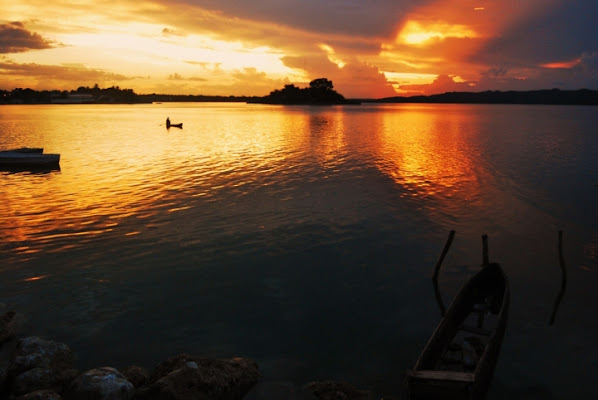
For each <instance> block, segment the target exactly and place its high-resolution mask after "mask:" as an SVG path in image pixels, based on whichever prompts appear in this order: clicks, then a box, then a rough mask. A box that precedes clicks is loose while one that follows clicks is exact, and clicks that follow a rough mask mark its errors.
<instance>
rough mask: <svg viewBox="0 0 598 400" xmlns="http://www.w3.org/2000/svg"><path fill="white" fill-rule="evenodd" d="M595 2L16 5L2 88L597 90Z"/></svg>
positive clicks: (2, 44)
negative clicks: (322, 84) (325, 82)
mask: <svg viewBox="0 0 598 400" xmlns="http://www.w3.org/2000/svg"><path fill="white" fill-rule="evenodd" d="M578 3H579V4H578ZM596 3H597V2H592V0H580V1H579V2H576V3H575V4H574V5H571V3H567V2H566V1H564V0H528V1H525V2H491V1H488V0H432V1H427V2H419V1H406V0H405V1H402V0H396V1H393V2H379V3H376V6H375V7H374V6H373V5H372V3H371V2H367V1H356V2H350V3H349V2H343V1H340V0H331V1H327V2H322V1H316V0H306V1H301V2H299V1H294V0H281V1H279V2H277V5H276V7H273V6H272V2H271V1H267V0H255V1H254V2H252V3H251V4H250V3H246V2H238V1H226V0H223V1H214V0H152V1H133V0H114V1H94V0H77V1H66V0H55V1H51V2H48V1H41V0H16V1H13V2H6V4H3V12H2V16H1V17H0V89H4V90H12V89H13V88H17V87H30V88H33V89H37V90H42V89H61V90H71V89H76V88H77V87H78V86H93V85H94V84H95V83H98V84H99V85H100V86H101V87H109V86H120V87H122V88H131V89H133V90H135V91H136V92H137V93H181V94H207V95H210V94H212V95H264V94H267V93H268V92H269V91H271V90H273V89H277V88H280V87H282V86H283V85H284V84H288V83H294V84H296V85H298V86H305V85H307V84H308V83H309V81H311V80H312V79H316V78H320V77H326V78H328V79H330V80H332V81H333V83H334V86H335V89H337V90H338V91H339V92H340V93H342V94H344V95H345V96H347V97H386V96H393V95H396V94H402V95H405V94H431V93H440V92H444V91H458V90H470V91H471V90H475V91H477V90H503V89H507V90H526V89H538V88H553V87H561V88H563V89H576V88H581V87H587V88H594V89H596V87H595V86H596V85H598V84H597V83H596V78H595V76H596V69H597V67H596V59H597V58H598V46H597V44H596V39H595V37H598V32H596V29H597V28H595V25H596V24H593V22H592V21H590V18H587V17H586V15H592V12H591V11H592V9H595V8H597V6H596ZM573 17H579V18H577V19H573ZM555 24H556V25H555ZM559 24H560V25H559ZM551 26H555V28H554V29H549V27H551ZM556 28H559V29H556ZM556 32H559V33H558V35H557V33H556ZM592 33H596V35H592ZM563 60H565V61H563ZM457 77H458V78H457ZM522 78H524V79H522Z"/></svg>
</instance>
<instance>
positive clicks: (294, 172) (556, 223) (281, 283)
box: [0, 103, 598, 399]
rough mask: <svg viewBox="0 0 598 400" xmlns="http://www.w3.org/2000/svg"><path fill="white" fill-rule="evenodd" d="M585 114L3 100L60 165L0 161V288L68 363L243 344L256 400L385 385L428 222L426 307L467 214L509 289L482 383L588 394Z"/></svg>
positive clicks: (454, 253)
mask: <svg viewBox="0 0 598 400" xmlns="http://www.w3.org/2000/svg"><path fill="white" fill-rule="evenodd" d="M167 116H168V117H170V119H171V121H172V122H173V123H176V122H183V123H184V129H182V130H179V129H175V128H171V129H170V130H166V128H165V126H164V121H165V119H166V117H167ZM597 126H598V113H597V112H596V108H592V107H555V106H470V105H363V106H351V107H278V106H264V105H246V104H217V103H213V104H210V103H197V104H180V103H179V104H176V103H170V104H147V105H107V106H106V105H68V106H58V105H35V106H26V105H21V106H2V107H0V127H1V128H0V148H2V149H3V148H11V147H19V146H37V147H44V149H45V151H46V152H49V153H60V154H61V162H60V170H59V171H46V172H43V171H42V172H37V173H28V172H15V171H3V172H0V188H1V190H0V302H1V303H4V305H5V308H13V309H16V310H18V311H19V312H20V313H22V314H23V315H24V316H26V318H27V324H26V328H25V330H26V331H27V334H35V335H40V336H47V337H49V338H52V339H54V340H58V341H63V342H65V343H67V344H69V345H70V346H71V347H72V349H73V350H74V352H75V353H76V354H77V355H78V361H77V364H78V366H79V367H80V368H81V369H86V368H91V367H96V366H102V365H112V366H115V367H117V368H119V367H124V366H125V365H129V364H133V363H135V364H138V365H142V366H145V367H152V366H153V365H155V364H156V363H157V362H159V361H161V360H163V359H165V358H167V357H170V356H172V355H175V354H178V353H181V352H187V353H192V354H198V355H205V356H214V357H229V356H244V357H249V358H252V359H255V360H256V361H257V362H258V364H259V366H260V370H261V372H262V374H263V382H264V383H262V384H261V386H260V387H258V388H257V389H256V390H255V391H254V392H253V393H252V394H251V396H252V397H253V398H256V399H257V398H259V399H261V398H268V397H269V396H270V397H272V393H273V391H274V392H276V390H278V391H280V390H283V391H284V390H286V391H293V390H295V389H296V388H299V387H300V386H301V385H303V384H304V383H306V382H308V381H310V380H315V379H319V380H323V379H339V380H346V381H349V382H352V383H354V384H355V385H356V386H358V387H360V388H364V389H369V390H372V391H374V392H375V393H378V394H379V395H380V396H382V395H383V394H386V395H393V396H402V395H403V394H404V391H403V388H402V380H403V378H404V371H405V369H407V368H410V367H412V366H413V364H414V362H415V360H416V359H417V357H418V356H419V353H420V351H421V350H422V348H423V346H424V345H425V343H426V341H427V339H428V338H429V336H430V334H431V333H432V331H433V329H434V327H435V325H436V323H437V322H438V321H439V318H440V312H439V309H438V306H437V304H436V302H435V297H434V291H433V287H432V283H431V279H430V278H431V276H432V272H433V268H434V264H435V263H436V260H437V258H438V256H439V255H440V251H441V250H442V247H443V245H444V242H445V240H446V238H447V236H448V233H449V231H450V230H451V229H455V230H456V231H457V236H456V239H455V241H454V243H453V246H452V248H451V250H450V252H449V255H448V257H447V259H446V260H445V263H444V265H443V270H442V272H441V275H440V288H441V291H442V293H443V296H444V299H445V302H449V301H450V300H451V299H452V296H453V295H454V294H455V292H456V291H457V290H458V288H459V286H460V285H461V284H462V283H463V282H464V281H465V280H466V279H467V278H468V277H469V276H471V275H472V274H473V273H475V271H476V270H477V268H478V265H479V263H480V262H481V239H480V236H481V235H482V234H484V233H486V234H488V235H489V238H490V239H489V241H490V258H491V260H492V261H497V262H500V263H502V265H503V266H504V269H505V270H506V272H507V274H508V276H509V278H510V281H511V291H512V299H511V312H510V314H511V315H510V320H509V325H508V329H507V333H506V337H505V341H504V344H503V348H502V352H501V355H500V359H499V363H498V366H497V370H496V374H495V379H494V381H493V386H492V389H491V394H490V397H491V398H494V399H500V398H505V397H509V398H521V399H523V398H526V399H527V398H538V399H562V398H577V399H588V398H597V397H598V385H596V383H595V380H596V376H598V345H597V342H596V337H598V318H596V315H597V314H598V290H597V289H598V259H597V258H598V217H597V216H596V215H598V214H597V213H596V211H595V208H596V205H597V204H598V186H597V185H598V156H597V155H596V154H597V153H596V152H597V150H598V132H597V131H596V127H597ZM561 229H562V230H563V231H564V243H565V244H564V253H565V259H566V263H567V274H568V275H567V278H568V281H567V290H566V293H565V296H564V299H563V302H562V303H561V305H560V307H559V309H558V313H557V317H556V323H555V325H554V326H549V325H548V321H549V318H550V315H551V313H552V311H553V305H554V301H555V298H556V296H557V293H558V291H559V289H560V286H561V280H560V279H561V271H560V268H559V264H558V251H557V232H558V230H561ZM273 387H274V388H278V389H272V388H273ZM280 388H283V389H280ZM278 394H280V393H279V392H278ZM285 396H287V397H288V396H290V395H289V393H288V392H287V393H286V394H285Z"/></svg>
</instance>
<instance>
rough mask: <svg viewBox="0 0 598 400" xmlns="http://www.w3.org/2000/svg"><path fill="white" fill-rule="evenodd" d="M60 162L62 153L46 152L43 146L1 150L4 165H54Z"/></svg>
mask: <svg viewBox="0 0 598 400" xmlns="http://www.w3.org/2000/svg"><path fill="white" fill-rule="evenodd" d="M59 163H60V154H45V153H44V149H43V148H38V147H21V148H17V149H10V150H1V151H0V166H3V167H52V166H58V164H59Z"/></svg>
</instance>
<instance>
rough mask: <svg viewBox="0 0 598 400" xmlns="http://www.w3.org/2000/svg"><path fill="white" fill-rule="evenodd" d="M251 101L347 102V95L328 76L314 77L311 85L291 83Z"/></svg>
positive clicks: (280, 102)
mask: <svg viewBox="0 0 598 400" xmlns="http://www.w3.org/2000/svg"><path fill="white" fill-rule="evenodd" d="M250 102H251V103H266V104H346V103H348V101H347V100H346V99H345V97H344V96H343V95H342V94H340V93H338V92H337V91H335V90H334V86H333V84H332V81H329V80H328V79H326V78H319V79H314V80H313V81H311V82H310V83H309V87H306V88H303V89H301V88H298V87H297V86H295V85H293V84H290V85H285V86H284V88H282V89H276V90H274V91H272V92H270V94H269V95H267V96H264V97H260V98H257V99H255V100H253V101H250Z"/></svg>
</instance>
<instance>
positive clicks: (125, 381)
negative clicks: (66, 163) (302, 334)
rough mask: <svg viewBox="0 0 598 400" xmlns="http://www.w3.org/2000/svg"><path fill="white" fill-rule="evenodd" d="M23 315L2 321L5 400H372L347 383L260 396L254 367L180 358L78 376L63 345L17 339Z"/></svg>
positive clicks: (0, 377)
mask: <svg viewBox="0 0 598 400" xmlns="http://www.w3.org/2000/svg"><path fill="white" fill-rule="evenodd" d="M19 319H20V318H19V315H18V314H17V313H16V312H14V311H8V312H5V313H4V314H3V315H1V316H0V398H3V399H4V398H6V399H10V400H78V399H86V400H103V399H106V400H107V399H110V400H121V399H122V400H131V399H135V400H137V399H139V400H150V399H160V400H191V399H198V400H211V399H218V400H220V399H222V400H241V399H243V398H245V397H246V396H247V397H251V398H254V399H270V398H293V399H306V400H307V399H314V400H333V399H339V400H340V399H343V400H352V399H354V400H366V399H373V396H372V394H371V393H370V392H368V391H362V390H358V389H356V388H354V387H353V386H352V385H350V384H348V383H345V382H335V381H321V382H310V383H308V384H306V385H304V386H303V388H301V390H300V393H296V392H295V393H284V394H283V393H278V394H273V393H270V394H268V393H263V391H262V393H259V392H260V390H254V391H253V392H251V394H249V396H248V393H250V391H252V389H253V388H255V387H256V385H258V387H259V383H260V372H259V368H258V365H257V363H256V362H255V361H252V360H249V359H246V358H241V357H235V358H227V359H212V358H204V357H194V356H191V355H189V354H179V355H176V356H173V357H171V358H169V359H168V360H165V361H163V362H161V363H159V364H158V365H157V366H156V367H154V368H153V369H152V370H147V369H145V368H143V367H140V366H136V365H132V366H128V367H125V368H122V369H121V370H120V371H119V370H117V369H116V368H113V367H106V366H104V367H98V368H93V369H90V370H88V371H79V370H78V369H77V368H76V366H75V362H74V360H75V355H74V354H73V352H72V351H71V349H70V348H69V347H68V346H67V345H66V344H64V343H57V342H54V341H51V340H46V339H44V338H40V337H36V336H26V337H18V335H17V334H15V332H16V330H17V329H16V327H17V325H18V323H17V321H19Z"/></svg>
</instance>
